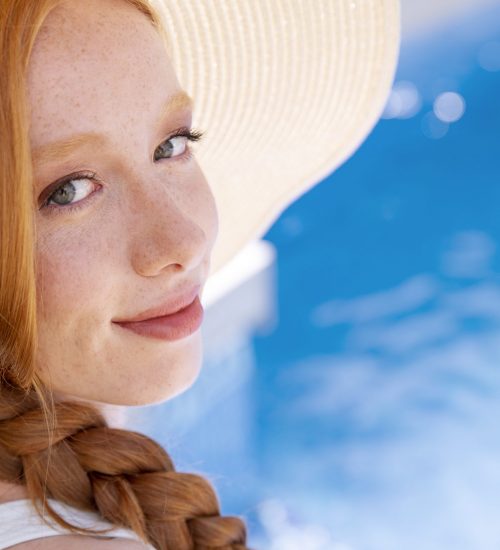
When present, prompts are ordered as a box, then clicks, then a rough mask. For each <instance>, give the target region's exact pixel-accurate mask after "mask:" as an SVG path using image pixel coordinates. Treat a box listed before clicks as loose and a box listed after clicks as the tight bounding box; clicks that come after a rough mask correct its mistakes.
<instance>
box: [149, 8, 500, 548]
mask: <svg viewBox="0 0 500 550" xmlns="http://www.w3.org/2000/svg"><path fill="white" fill-rule="evenodd" d="M495 41H496V42H498V43H499V44H500V7H495V6H493V7H491V8H489V9H488V10H487V11H484V10H483V11H482V12H480V13H477V14H475V15H474V16H468V17H467V20H463V21H460V22H457V21H455V22H454V23H453V25H452V26H448V27H447V28H441V29H439V30H436V31H434V33H433V34H429V35H426V36H422V37H420V38H418V39H413V40H412V41H411V42H410V41H404V42H403V45H402V53H401V58H400V64H399V69H398V73H397V76H396V82H401V81H404V82H411V83H413V85H414V86H415V87H416V89H417V90H418V93H419V94H420V98H421V105H420V107H419V108H418V110H417V112H416V113H414V115H413V116H411V117H408V118H391V119H382V120H381V121H380V122H379V123H378V125H377V126H376V128H375V130H374V131H373V132H372V134H371V135H370V136H369V138H368V139H367V141H366V142H365V143H364V144H363V146H362V147H361V149H360V150H359V151H358V152H357V153H356V154H355V155H354V156H353V157H352V158H351V159H350V160H349V161H348V162H347V163H345V164H344V165H343V166H342V167H341V168H340V169H338V170H337V171H336V172H335V173H334V174H332V175H331V176H330V177H329V178H327V179H326V180H324V181H323V182H322V183H320V184H319V185H318V186H316V187H315V188H314V189H313V190H311V192H309V193H308V194H307V195H305V196H303V197H302V198H301V199H300V200H298V201H297V202H295V203H294V204H293V205H291V206H290V207H289V208H288V209H287V210H286V211H285V212H284V213H283V214H282V216H280V218H279V219H278V220H277V221H276V223H275V224H274V225H273V227H272V228H271V229H270V230H269V232H268V233H267V234H266V235H265V239H266V240H268V241H270V242H272V243H273V244H274V245H275V247H276V250H277V275H278V279H277V296H276V300H277V304H278V319H279V322H278V323H277V324H276V327H275V328H274V330H273V331H272V332H270V333H265V334H256V335H255V336H254V338H253V342H252V343H251V345H250V346H247V347H242V349H241V350H240V351H239V352H238V353H236V354H235V355H234V357H233V358H232V359H231V364H227V365H224V368H222V369H221V371H220V372H221V377H224V376H226V377H227V379H229V378H230V377H229V375H228V374H227V373H231V372H233V373H234V372H239V373H241V374H239V378H238V381H239V382H238V384H233V386H232V387H229V388H227V391H225V394H224V395H225V397H224V399H222V400H221V401H220V402H219V403H218V405H217V406H216V407H212V408H211V409H210V410H209V411H203V409H202V408H200V409H197V410H198V413H197V415H194V416H193V415H192V416H191V418H190V421H189V424H186V425H185V427H184V429H183V431H181V432H175V433H173V432H167V433H166V432H165V430H164V426H165V423H164V422H163V423H162V422H160V421H159V420H158V419H159V418H165V415H171V416H172V417H173V416H175V415H177V417H179V415H181V416H182V412H180V411H184V412H185V411H186V410H188V404H189V395H188V394H189V391H188V392H187V394H186V395H182V396H180V397H179V398H176V399H174V400H173V401H172V402H169V403H166V404H164V405H161V407H156V408H151V409H150V410H149V413H148V414H149V416H148V419H149V420H148V422H149V423H148V425H147V426H146V427H145V428H144V430H145V431H148V432H149V433H150V434H151V435H154V436H155V437H158V438H160V439H161V440H162V443H164V444H165V446H166V447H167V448H168V449H169V452H170V453H171V454H172V456H173V457H174V459H175V462H176V464H177V465H178V466H179V467H178V469H180V470H185V471H193V470H195V471H198V472H200V473H202V474H203V475H206V476H207V477H208V478H209V479H211V481H212V482H213V484H214V485H215V487H216V488H217V492H218V494H219V496H220V502H221V507H222V512H223V513H224V514H226V515H241V516H242V517H244V518H245V520H246V522H247V525H248V527H249V544H250V545H253V547H254V548H256V549H257V548H258V549H271V550H299V549H300V550H402V549H404V550H417V549H418V550H421V549H423V548H425V549H426V550H448V549H450V550H451V549H453V550H494V549H499V548H500V521H499V519H498V518H499V517H500V496H499V495H500V430H499V428H498V425H499V421H498V419H499V418H500V416H499V415H500V258H499V255H498V253H497V248H498V243H499V240H500V215H499V213H500V70H498V71H494V70H486V69H485V68H483V67H482V66H481V64H480V61H481V59H482V58H481V52H483V53H484V51H485V50H484V49H482V48H484V47H485V44H487V43H492V44H493V46H494V43H495ZM490 46H491V44H490ZM493 46H492V48H493V50H494V47H493ZM490 49H491V48H490ZM499 68H500V64H499ZM443 92H454V93H457V94H459V95H460V96H461V97H462V98H463V99H464V101H465V112H464V114H463V116H462V117H461V118H460V119H459V120H457V121H456V122H452V123H449V124H445V123H443V122H440V121H439V120H438V119H434V118H432V117H434V115H432V112H433V102H434V100H435V99H436V98H437V97H438V95H439V94H441V93H443ZM430 121H431V122H430ZM429 124H434V126H433V128H434V130H435V135H434V137H433V135H432V132H431V131H430V130H429ZM439 136H441V137H439ZM224 373H226V374H224ZM203 376H204V374H202V375H201V376H200V381H197V382H196V384H216V383H217V384H221V383H223V381H222V382H221V381H220V380H219V381H215V380H214V381H209V382H207V381H206V380H205V381H204V378H203ZM232 379H233V380H234V378H232ZM235 411H238V412H237V413H235ZM155 419H156V420H155ZM161 426H163V428H162V427H161Z"/></svg>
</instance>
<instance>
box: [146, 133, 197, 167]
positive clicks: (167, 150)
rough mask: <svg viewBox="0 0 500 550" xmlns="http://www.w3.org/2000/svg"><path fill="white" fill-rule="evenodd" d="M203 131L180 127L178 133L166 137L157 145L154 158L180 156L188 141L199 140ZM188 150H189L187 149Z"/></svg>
mask: <svg viewBox="0 0 500 550" xmlns="http://www.w3.org/2000/svg"><path fill="white" fill-rule="evenodd" d="M203 134H204V132H201V131H199V130H188V129H187V128H181V129H180V130H178V133H176V134H175V135H173V136H171V137H170V138H169V139H166V140H165V141H164V142H163V143H162V144H161V145H160V146H159V147H157V149H156V151H155V154H154V160H160V159H165V158H173V157H180V156H182V155H184V153H185V152H186V150H187V142H188V141H199V140H200V139H201V138H202V137H203ZM188 152H189V150H188Z"/></svg>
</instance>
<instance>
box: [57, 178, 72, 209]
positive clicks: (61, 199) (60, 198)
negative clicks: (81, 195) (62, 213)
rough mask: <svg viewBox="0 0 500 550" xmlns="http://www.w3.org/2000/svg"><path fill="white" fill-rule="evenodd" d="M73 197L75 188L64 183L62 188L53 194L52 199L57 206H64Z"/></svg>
mask: <svg viewBox="0 0 500 550" xmlns="http://www.w3.org/2000/svg"><path fill="white" fill-rule="evenodd" d="M74 196H75V187H74V185H73V184H71V183H69V182H68V183H65V184H64V185H63V186H62V187H59V189H57V191H56V192H55V193H54V196H53V199H54V202H56V203H57V204H65V203H66V202H70V201H71V200H72V199H73V198H74Z"/></svg>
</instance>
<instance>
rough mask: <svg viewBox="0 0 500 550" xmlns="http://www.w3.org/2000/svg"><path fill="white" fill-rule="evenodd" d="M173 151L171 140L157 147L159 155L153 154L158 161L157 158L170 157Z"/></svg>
mask: <svg viewBox="0 0 500 550" xmlns="http://www.w3.org/2000/svg"><path fill="white" fill-rule="evenodd" d="M173 150H174V146H173V144H172V141H171V140H168V141H166V142H165V143H163V144H162V145H160V146H159V147H158V151H159V154H156V153H155V160H158V159H159V158H163V156H168V157H170V156H171V154H172V152H173Z"/></svg>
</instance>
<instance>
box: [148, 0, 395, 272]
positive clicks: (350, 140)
mask: <svg viewBox="0 0 500 550" xmlns="http://www.w3.org/2000/svg"><path fill="white" fill-rule="evenodd" d="M155 5H156V6H157V7H160V9H161V12H162V14H163V16H164V17H165V25H166V30H167V33H168V34H169V36H170V41H171V57H172V62H173V64H174V67H175V69H176V71H177V75H178V78H179V81H180V83H181V85H182V86H183V87H184V88H185V90H186V91H187V92H188V93H189V94H190V95H191V96H192V97H193V98H194V100H195V109H194V113H193V126H194V127H195V128H198V129H202V130H204V131H205V137H204V139H203V140H202V141H201V142H200V143H199V144H197V145H196V149H195V151H196V153H195V154H196V157H197V159H198V161H199V163H200V165H201V168H202V169H203V171H204V173H205V175H206V177H207V179H208V182H209V184H210V187H211V189H212V191H213V194H214V197H215V201H216V205H217V209H218V213H219V233H218V237H217V241H216V243H215V245H214V249H213V252H212V263H211V271H210V275H212V274H214V273H215V272H216V271H218V270H219V269H220V268H221V267H222V266H223V265H224V264H225V263H226V262H227V261H229V260H230V259H231V258H232V257H233V256H234V255H235V254H236V253H237V252H238V251H239V250H240V249H241V248H242V247H243V246H244V245H246V244H247V243H249V242H250V241H251V240H253V239H255V238H260V237H261V236H262V235H263V234H264V233H265V232H266V231H267V230H268V229H269V227H270V226H271V225H272V223H274V221H275V220H276V219H277V217H278V216H279V215H280V214H281V213H282V212H283V211H284V210H285V208H286V207H287V206H288V205H289V204H290V203H291V202H293V201H294V200H295V199H296V198H298V197H299V196H300V195H302V194H303V193H304V192H305V191H307V190H308V189H310V188H311V187H312V186H313V185H315V184H316V183H318V182H319V181H321V180H322V179H323V178H325V177H326V176H327V175H329V174H330V173H331V172H332V171H334V170H335V169H336V168H337V167H338V166H339V165H340V164H342V163H343V162H344V161H345V160H347V159H348V158H349V157H350V156H351V155H352V154H353V153H354V151H355V150H356V149H357V148H358V147H359V145H360V144H361V143H362V141H363V140H364V139H365V138H366V136H367V135H368V134H369V133H370V131H371V130H372V129H373V127H374V125H375V123H376V122H377V120H378V118H379V117H380V115H381V112H382V110H383V108H384V105H385V102H386V99H387V96H388V93H389V91H390V87H391V84H392V81H393V78H394V73H395V69H396V64H397V58H398V52H399V42H400V7H399V2H398V0H314V1H313V2H311V1H309V0H272V1H269V0H246V1H245V0H177V1H174V0H157V1H156V2H155Z"/></svg>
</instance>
